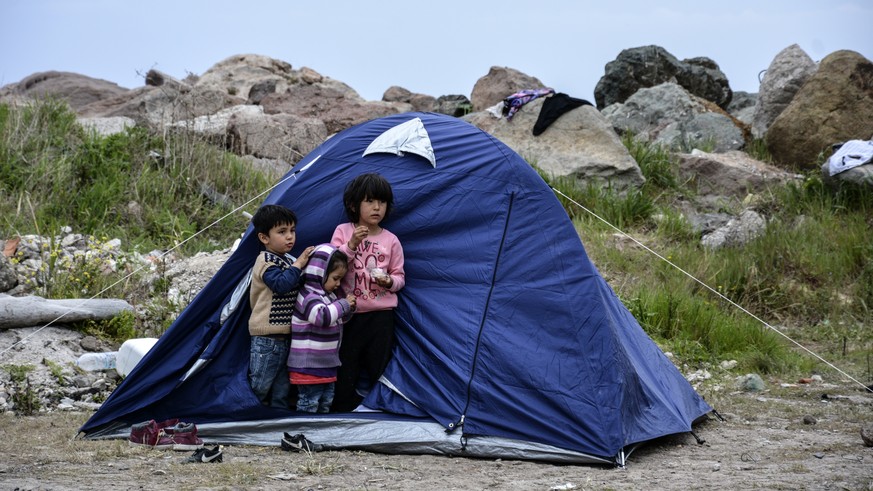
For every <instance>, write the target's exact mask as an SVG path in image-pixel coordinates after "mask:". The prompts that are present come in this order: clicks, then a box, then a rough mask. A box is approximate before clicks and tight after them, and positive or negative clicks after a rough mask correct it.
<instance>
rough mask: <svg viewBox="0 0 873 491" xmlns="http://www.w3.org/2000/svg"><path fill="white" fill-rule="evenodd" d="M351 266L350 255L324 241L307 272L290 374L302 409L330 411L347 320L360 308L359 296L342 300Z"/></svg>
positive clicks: (293, 336)
mask: <svg viewBox="0 0 873 491" xmlns="http://www.w3.org/2000/svg"><path fill="white" fill-rule="evenodd" d="M348 269H349V261H348V258H346V255H345V254H343V253H342V252H339V251H338V250H337V249H336V248H335V247H333V246H332V245H330V244H322V245H320V246H318V247H316V248H315V252H313V253H312V257H310V259H309V264H307V265H306V270H304V272H303V278H304V279H303V288H302V289H301V290H300V293H299V294H298V295H297V302H295V304H294V318H293V320H292V321H291V351H290V352H289V353H288V376H289V378H290V379H291V384H292V385H294V386H295V387H297V410H298V411H301V412H308V413H315V412H318V413H326V412H328V411H329V410H330V405H331V403H332V402H333V395H334V382H336V376H337V367H339V365H340V359H339V346H340V339H341V338H342V332H343V324H344V323H345V322H346V321H348V320H349V318H351V316H352V313H353V312H354V310H355V296H354V295H352V294H349V295H348V296H346V297H345V298H343V297H342V294H343V291H342V289H340V288H339V286H340V282H341V281H342V279H343V277H344V276H345V275H346V271H348Z"/></svg>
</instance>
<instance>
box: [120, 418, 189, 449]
mask: <svg viewBox="0 0 873 491" xmlns="http://www.w3.org/2000/svg"><path fill="white" fill-rule="evenodd" d="M178 423H179V420H178V419H175V418H174V419H168V420H166V421H161V422H160V423H158V422H155V420H153V419H150V420H148V421H143V422H142V423H136V424H134V425H132V426H131V427H130V437H129V438H128V439H127V443H128V445H130V446H132V447H150V448H164V447H160V446H158V444H159V443H160V439H161V435H162V434H163V429H164V428H167V427H170V426H175V425H176V424H178ZM166 448H172V445H170V446H169V447H166Z"/></svg>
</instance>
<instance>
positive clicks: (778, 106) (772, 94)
mask: <svg viewBox="0 0 873 491" xmlns="http://www.w3.org/2000/svg"><path fill="white" fill-rule="evenodd" d="M817 69H818V65H816V63H815V62H814V61H812V58H810V57H809V55H807V54H806V52H805V51H803V50H802V49H801V48H800V46H798V45H796V44H792V45H791V46H789V47H787V48H785V49H783V50H782V51H780V52H779V53H778V54H777V55H776V57H775V58H773V61H772V62H770V66H769V67H767V71H766V73H764V79H763V80H761V87H760V88H759V90H758V100H757V101H756V102H755V110H754V113H753V116H752V135H753V136H754V137H755V138H761V137H762V136H764V134H765V133H767V129H768V128H769V127H770V125H771V124H773V121H775V120H776V118H777V117H778V116H779V115H780V114H782V111H784V110H785V108H786V107H788V104H790V103H791V99H793V98H794V95H795V94H797V91H798V90H800V88H801V87H802V86H803V84H805V83H806V81H807V80H808V79H809V77H811V76H812V74H813V73H815V71H816V70H817Z"/></svg>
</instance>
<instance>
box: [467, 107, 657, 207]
mask: <svg viewBox="0 0 873 491" xmlns="http://www.w3.org/2000/svg"><path fill="white" fill-rule="evenodd" d="M544 101H545V99H544V98H538V99H534V100H533V101H531V102H529V103H527V104H525V105H524V107H523V109H522V110H521V111H519V112H517V113H516V114H515V116H514V117H513V118H512V121H507V120H506V118H503V117H495V116H494V115H492V114H491V113H490V112H488V111H480V112H475V113H472V114H469V115H467V116H464V117H463V119H464V120H465V121H468V122H470V123H472V124H473V125H475V126H477V127H479V128H481V129H482V130H484V131H486V132H488V133H490V134H491V135H493V136H495V137H496V138H498V139H499V140H500V141H502V142H504V143H506V144H507V145H509V147H510V148H512V149H513V150H515V151H516V152H517V153H518V154H519V155H521V156H522V157H524V158H525V159H527V160H528V161H529V162H531V163H532V164H535V165H536V166H537V167H539V168H540V169H542V170H544V171H546V172H547V173H549V174H552V175H555V176H574V177H577V178H579V179H582V180H590V181H595V182H598V183H606V182H609V183H611V184H612V185H613V186H614V187H615V188H616V189H618V190H626V189H628V188H635V187H639V186H641V185H642V184H643V183H644V182H645V178H644V177H643V174H642V172H641V171H640V168H639V165H637V162H636V161H635V160H634V159H633V157H631V155H630V154H629V153H628V151H627V148H625V146H624V145H623V144H622V143H621V140H620V139H619V137H618V135H616V133H615V131H613V129H612V125H611V124H610V123H609V122H608V121H607V120H606V119H605V118H604V117H603V116H602V115H601V114H600V112H599V111H597V110H596V109H595V108H594V107H593V106H588V105H586V106H582V107H578V108H576V109H573V110H571V111H569V112H567V113H564V114H563V115H562V116H561V117H559V118H558V119H557V120H555V121H554V122H553V123H552V124H551V125H549V127H548V128H547V129H546V130H545V131H544V132H543V133H542V134H540V135H539V136H533V134H532V129H533V126H534V124H535V123H536V120H537V118H538V116H539V113H540V110H541V109H542V106H543V102H544Z"/></svg>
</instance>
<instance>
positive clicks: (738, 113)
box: [725, 90, 758, 125]
mask: <svg viewBox="0 0 873 491" xmlns="http://www.w3.org/2000/svg"><path fill="white" fill-rule="evenodd" d="M757 102H758V94H757V93H755V94H750V93H748V92H743V91H742V90H739V91H736V92H734V96H733V98H731V103H730V104H728V107H727V108H726V109H725V110H726V111H727V112H728V114H730V115H731V116H733V117H735V118H737V119H739V120H740V121H742V122H743V123H745V124H747V125H751V124H752V120H753V119H754V117H755V104H757Z"/></svg>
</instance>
